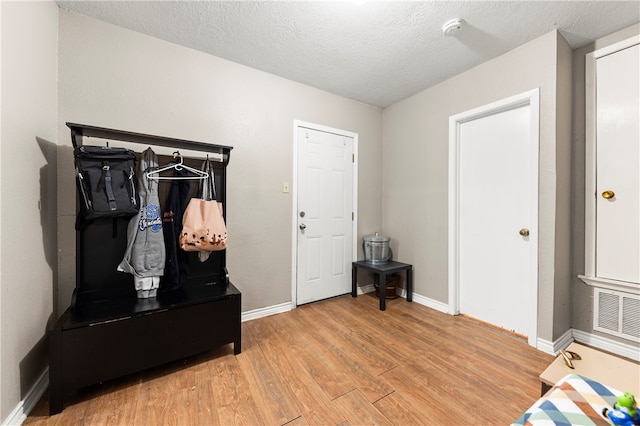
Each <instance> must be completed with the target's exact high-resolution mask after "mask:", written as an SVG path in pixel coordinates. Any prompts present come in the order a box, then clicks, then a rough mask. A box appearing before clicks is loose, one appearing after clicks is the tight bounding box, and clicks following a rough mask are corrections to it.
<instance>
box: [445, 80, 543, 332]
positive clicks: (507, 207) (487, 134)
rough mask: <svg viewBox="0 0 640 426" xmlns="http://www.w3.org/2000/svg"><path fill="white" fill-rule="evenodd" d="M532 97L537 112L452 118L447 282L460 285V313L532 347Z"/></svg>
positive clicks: (509, 110)
mask: <svg viewBox="0 0 640 426" xmlns="http://www.w3.org/2000/svg"><path fill="white" fill-rule="evenodd" d="M533 93H535V96H536V101H535V106H534V105H532V103H531V101H527V102H526V103H523V102H522V101H521V100H518V99H520V98H519V97H518V98H517V99H516V100H513V101H509V102H513V104H511V105H507V106H506V107H505V106H504V105H502V106H494V107H491V106H488V107H487V108H489V110H488V112H487V111H484V112H483V110H482V109H480V110H481V111H480V112H478V111H472V112H469V113H468V117H466V116H465V115H462V116H457V118H455V117H452V120H453V123H454V124H455V126H452V129H453V132H454V133H455V136H454V139H455V144H456V146H455V147H454V151H456V152H455V153H456V158H457V161H454V162H453V165H452V167H453V168H455V169H457V173H455V176H454V180H455V181H457V188H455V189H454V190H453V192H454V193H453V194H452V197H455V200H453V204H452V205H453V207H454V211H457V219H454V221H453V226H454V227H455V230H454V233H453V235H456V239H455V241H453V242H452V243H453V244H454V251H453V252H454V254H453V256H454V257H455V258H454V259H453V263H452V264H453V265H454V266H453V267H454V268H455V269H456V271H454V273H453V274H450V276H451V275H452V276H453V277H455V278H454V281H457V286H458V289H457V291H458V292H457V296H458V298H459V299H458V300H459V306H458V308H459V310H458V312H459V313H461V314H466V315H468V316H470V317H473V318H476V319H479V320H482V321H485V322H488V323H490V324H493V325H496V326H498V327H502V328H504V329H507V330H510V331H513V332H515V333H518V334H521V335H524V336H527V337H530V338H529V343H530V344H534V343H533V342H534V341H535V336H534V335H535V312H534V310H537V297H536V292H537V213H536V211H537V177H538V168H537V164H538V161H537V150H538V134H537V131H536V130H535V129H537V93H538V92H537V91H534V92H533ZM527 96H528V95H527ZM526 99H529V98H527V97H526V96H525V100H526ZM534 107H535V108H536V113H535V114H532V108H534ZM469 117H470V118H469ZM534 121H535V124H534ZM452 140H453V139H452ZM533 157H534V158H533ZM454 215H455V213H454ZM450 265H451V264H450ZM450 270H451V269H450ZM453 285H456V283H453ZM454 294H455V293H454ZM454 313H455V312H454Z"/></svg>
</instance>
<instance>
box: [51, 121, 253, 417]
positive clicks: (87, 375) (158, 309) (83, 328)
mask: <svg viewBox="0 0 640 426" xmlns="http://www.w3.org/2000/svg"><path fill="white" fill-rule="evenodd" d="M67 126H69V128H70V129H71V139H72V143H73V145H74V147H78V146H81V145H82V144H83V139H84V138H85V137H93V138H99V139H104V140H118V141H124V142H131V143H136V144H143V145H146V146H152V147H153V146H163V147H171V148H173V149H176V150H179V149H183V150H190V151H200V152H203V153H207V154H215V155H216V156H217V157H218V158H220V159H221V161H219V162H214V163H213V168H214V170H213V173H214V176H215V183H216V187H217V188H216V189H217V191H218V201H221V202H222V203H223V204H224V205H225V206H226V168H227V165H228V164H229V156H230V153H231V149H232V147H229V146H223V145H213V144H207V143H203V142H195V141H188V140H183V139H174V138H167V137H163V136H152V135H147V134H142V133H134V132H129V131H123V130H115V129H107V128H102V127H96V126H87V125H82V124H75V123H67ZM180 166H181V167H189V166H187V165H186V164H184V163H182V162H181V163H180ZM227 210H228V209H226V208H225V212H226V211H227ZM128 220H129V218H114V219H104V220H99V221H96V222H94V223H91V224H90V225H88V226H87V227H86V228H85V229H83V230H81V231H78V232H76V287H75V290H74V293H73V297H72V301H71V306H70V307H69V309H67V310H66V311H65V312H64V313H63V314H62V316H61V317H60V318H59V319H58V320H57V321H56V323H55V324H54V325H53V326H52V327H51V328H50V329H49V330H48V338H49V389H50V392H49V393H50V405H49V407H50V408H49V409H50V413H51V414H55V413H59V412H60V411H62V409H63V408H64V404H65V402H69V401H72V400H73V398H74V396H75V394H76V393H77V390H78V389H80V388H82V387H85V386H89V385H93V384H96V383H101V382H104V381H106V380H110V379H114V378H117V377H120V376H123V375H126V374H130V373H134V372H137V371H140V370H144V369H147V368H150V367H154V366H157V365H161V364H164V363H167V362H170V361H175V360H178V359H182V358H185V357H188V356H192V355H195V354H198V353H200V352H205V351H209V350H212V349H215V348H216V347H218V346H221V345H226V344H229V343H232V344H233V351H234V354H239V353H240V351H241V331H240V320H241V297H242V295H241V293H240V291H238V289H237V288H236V287H235V286H234V285H233V284H231V282H230V281H229V273H228V271H227V268H226V250H223V251H220V252H214V253H212V255H211V256H210V257H209V259H207V260H206V261H205V262H199V261H198V260H197V253H190V254H189V256H191V257H192V259H191V258H190V259H189V268H190V271H189V275H188V278H187V281H186V283H185V284H184V285H183V286H182V288H180V289H178V290H175V291H168V292H165V293H163V294H162V295H160V294H159V295H158V297H157V298H155V299H137V297H136V294H135V288H134V286H133V277H132V276H131V275H129V274H124V273H121V272H117V270H116V267H117V264H118V263H119V262H120V260H121V259H122V254H123V253H124V247H125V246H126V229H127V224H128Z"/></svg>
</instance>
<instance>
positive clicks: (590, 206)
mask: <svg viewBox="0 0 640 426" xmlns="http://www.w3.org/2000/svg"><path fill="white" fill-rule="evenodd" d="M636 44H640V35H637V36H633V37H630V38H628V39H626V40H622V41H620V42H618V43H615V44H612V45H610V46H607V47H603V48H602V49H598V50H596V51H594V52H591V53H589V54H587V55H586V57H585V196H584V207H585V209H584V212H585V213H584V275H581V276H579V277H580V278H581V279H582V280H583V281H584V282H585V283H587V284H589V285H598V284H600V283H601V284H607V282H609V283H611V282H612V281H613V280H603V279H601V278H598V277H596V198H595V196H594V194H595V193H596V61H597V60H598V59H599V58H602V57H603V56H607V55H610V54H612V53H615V52H618V51H620V50H623V49H627V48H629V47H631V46H634V45H636ZM629 288H634V286H628V285H626V284H625V283H624V282H621V281H618V282H617V283H616V289H620V290H623V291H628V289H629Z"/></svg>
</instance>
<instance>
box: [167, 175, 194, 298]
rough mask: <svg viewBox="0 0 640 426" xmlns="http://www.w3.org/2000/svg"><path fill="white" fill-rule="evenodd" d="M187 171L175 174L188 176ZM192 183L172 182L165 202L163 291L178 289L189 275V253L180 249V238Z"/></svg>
mask: <svg viewBox="0 0 640 426" xmlns="http://www.w3.org/2000/svg"><path fill="white" fill-rule="evenodd" d="M186 175H187V172H186V171H184V170H182V171H176V172H175V176H178V177H181V176H186ZM190 189H191V184H190V183H189V181H188V180H178V179H177V180H174V181H173V182H171V188H170V189H169V195H168V196H167V202H166V204H165V208H164V212H163V214H162V218H163V232H164V241H165V246H166V249H167V259H166V264H165V274H164V277H162V280H161V281H160V289H161V290H162V291H167V290H176V289H178V288H180V287H182V285H183V284H184V282H185V281H186V279H187V276H188V275H189V253H187V252H185V251H184V250H181V249H180V246H179V243H178V239H179V238H180V232H181V231H182V217H183V216H184V210H185V209H186V208H187V203H188V201H189V191H190Z"/></svg>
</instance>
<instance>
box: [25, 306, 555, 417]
mask: <svg viewBox="0 0 640 426" xmlns="http://www.w3.org/2000/svg"><path fill="white" fill-rule="evenodd" d="M242 339H243V342H242V347H243V351H242V353H241V354H240V355H238V356H234V355H233V349H232V346H231V345H228V346H225V347H222V348H220V349H218V350H215V351H212V352H208V353H205V354H201V355H199V356H196V357H193V358H189V359H187V360H182V361H179V362H175V363H171V364H168V365H165V366H162V367H159V368H154V369H150V370H148V371H145V372H142V373H139V374H134V375H131V376H127V377H124V378H121V379H117V380H114V381H111V382H107V383H103V384H101V385H96V386H92V387H89V388H85V389H82V390H81V391H80V392H79V394H78V397H77V398H76V400H75V401H73V402H71V403H70V404H68V405H67V407H66V408H65V409H64V411H63V412H62V413H60V414H57V415H55V416H49V415H48V410H49V406H48V394H45V395H44V396H43V398H42V400H41V401H40V402H39V403H38V404H37V406H36V408H35V409H34V411H33V412H32V413H31V414H30V415H29V417H28V418H27V420H26V421H25V423H24V424H26V425H33V426H35V425H208V424H212V425H213V424H216V425H285V424H286V425H315V424H334V425H362V424H379V425H478V424H492V425H497V424H510V423H511V422H513V421H514V420H515V419H516V418H517V417H518V416H519V415H520V414H521V413H522V412H523V411H525V410H526V409H527V408H528V407H529V406H530V405H531V404H532V403H533V402H534V401H535V400H536V399H537V398H538V397H539V392H540V381H539V379H538V375H539V374H540V372H541V371H543V370H544V369H545V368H546V366H547V365H548V364H549V363H551V361H553V357H552V356H550V355H547V354H545V353H542V352H539V351H537V350H536V349H533V348H531V347H529V346H528V345H527V344H526V342H525V341H524V340H523V339H521V338H519V337H516V336H513V335H510V334H508V333H505V332H502V331H499V330H496V329H494V328H491V327H488V326H487V325H484V324H480V323H477V322H474V321H472V320H469V319H466V318H462V317H454V316H450V315H447V314H443V313H440V312H437V311H434V310H432V309H429V308H426V307H424V306H422V305H419V304H417V303H407V302H406V301H405V300H404V299H400V298H398V299H393V300H388V301H387V310H386V311H384V312H381V311H379V310H378V300H377V299H376V298H375V296H373V295H372V294H368V295H362V296H359V297H358V298H356V299H354V298H352V297H351V296H349V295H347V296H341V297H337V298H334V299H330V300H326V301H322V302H317V303H312V304H309V305H305V306H301V307H299V308H297V309H295V310H293V311H291V312H287V313H283V314H279V315H273V316H270V317H266V318H261V319H258V320H254V321H249V322H245V323H243V324H242Z"/></svg>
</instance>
